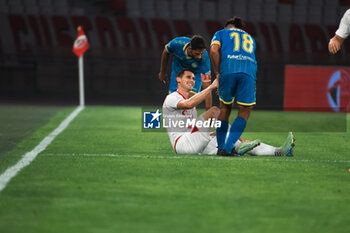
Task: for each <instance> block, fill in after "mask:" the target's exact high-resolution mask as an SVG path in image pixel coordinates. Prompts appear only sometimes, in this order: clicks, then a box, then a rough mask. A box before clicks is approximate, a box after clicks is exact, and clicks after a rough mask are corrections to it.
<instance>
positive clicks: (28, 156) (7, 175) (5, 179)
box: [0, 106, 84, 192]
mask: <svg viewBox="0 0 350 233" xmlns="http://www.w3.org/2000/svg"><path fill="white" fill-rule="evenodd" d="M83 109H84V107H83V106H79V107H77V108H76V109H75V110H74V111H73V112H72V113H71V114H70V115H69V116H68V117H67V118H66V119H64V120H63V121H62V122H61V124H60V125H59V126H58V127H57V128H56V129H55V130H54V131H52V132H51V133H50V134H49V135H47V136H46V137H45V138H44V139H43V140H42V141H41V142H40V143H39V145H37V146H36V147H35V148H34V149H33V150H32V151H30V152H27V153H25V154H24V155H23V156H22V159H21V160H20V161H18V162H17V163H16V164H15V165H13V166H12V167H9V168H7V169H6V171H5V172H4V173H2V174H1V175H0V192H1V191H2V190H3V189H4V188H5V187H6V185H7V184H8V183H9V182H10V180H11V179H12V178H13V177H15V176H16V175H17V173H18V172H19V171H20V170H21V169H22V168H24V167H26V166H28V165H29V164H30V163H31V162H32V161H33V160H34V159H35V158H36V156H37V155H38V154H39V153H40V152H42V151H43V150H45V149H46V147H47V146H48V145H50V143H51V142H52V141H53V140H54V139H55V138H56V136H58V135H59V134H60V133H62V131H63V130H65V129H66V128H67V126H68V125H69V123H70V122H71V121H72V120H74V118H75V117H76V116H77V115H78V114H79V113H80V112H81V111H82V110H83Z"/></svg>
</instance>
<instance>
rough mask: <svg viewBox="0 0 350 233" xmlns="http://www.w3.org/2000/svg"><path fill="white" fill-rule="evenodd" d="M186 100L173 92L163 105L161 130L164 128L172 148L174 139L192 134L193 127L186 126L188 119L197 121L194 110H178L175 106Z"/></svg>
mask: <svg viewBox="0 0 350 233" xmlns="http://www.w3.org/2000/svg"><path fill="white" fill-rule="evenodd" d="M184 99H186V98H185V97H184V96H183V95H182V94H181V93H179V92H177V91H175V92H173V93H171V94H169V95H168V96H167V97H166V98H165V100H164V103H163V128H166V130H167V132H168V135H169V138H170V142H171V145H172V146H173V147H174V144H175V141H176V139H178V138H179V137H180V136H181V135H183V134H184V133H186V132H192V131H193V129H194V126H193V125H191V124H190V125H186V124H187V123H188V119H189V120H192V119H197V110H196V108H195V107H194V108H192V109H178V108H177V104H178V103H179V102H180V101H181V100H184Z"/></svg>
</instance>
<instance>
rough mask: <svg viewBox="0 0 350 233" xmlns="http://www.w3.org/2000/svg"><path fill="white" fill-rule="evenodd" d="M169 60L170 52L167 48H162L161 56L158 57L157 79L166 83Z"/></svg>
mask: <svg viewBox="0 0 350 233" xmlns="http://www.w3.org/2000/svg"><path fill="white" fill-rule="evenodd" d="M169 60H170V54H169V52H168V50H167V49H166V48H164V50H163V53H162V57H161V59H160V71H159V74H158V78H159V80H160V81H162V82H163V83H166V70H167V67H168V63H169Z"/></svg>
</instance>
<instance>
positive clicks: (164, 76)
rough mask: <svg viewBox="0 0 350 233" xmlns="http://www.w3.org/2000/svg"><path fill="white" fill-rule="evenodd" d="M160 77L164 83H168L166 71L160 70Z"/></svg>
mask: <svg viewBox="0 0 350 233" xmlns="http://www.w3.org/2000/svg"><path fill="white" fill-rule="evenodd" d="M158 79H159V80H160V81H161V82H162V83H164V84H166V74H165V73H163V72H159V74H158Z"/></svg>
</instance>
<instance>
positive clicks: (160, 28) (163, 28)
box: [151, 19, 173, 48]
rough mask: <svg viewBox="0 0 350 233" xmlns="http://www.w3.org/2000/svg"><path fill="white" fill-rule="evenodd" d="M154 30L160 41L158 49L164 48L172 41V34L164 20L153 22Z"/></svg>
mask: <svg viewBox="0 0 350 233" xmlns="http://www.w3.org/2000/svg"><path fill="white" fill-rule="evenodd" d="M151 24H152V28H153V31H154V33H155V34H156V38H157V40H158V43H157V47H158V48H163V47H164V45H165V44H166V43H168V42H169V41H170V40H171V39H172V37H173V36H172V33H171V31H170V27H169V24H168V22H167V21H165V20H162V19H153V20H151Z"/></svg>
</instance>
